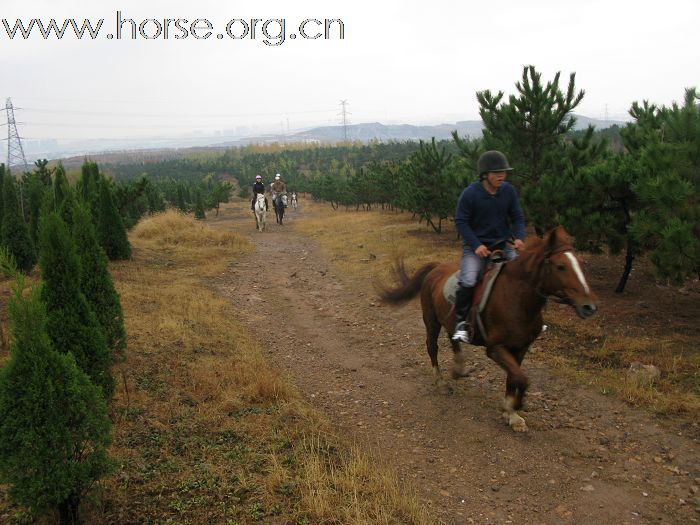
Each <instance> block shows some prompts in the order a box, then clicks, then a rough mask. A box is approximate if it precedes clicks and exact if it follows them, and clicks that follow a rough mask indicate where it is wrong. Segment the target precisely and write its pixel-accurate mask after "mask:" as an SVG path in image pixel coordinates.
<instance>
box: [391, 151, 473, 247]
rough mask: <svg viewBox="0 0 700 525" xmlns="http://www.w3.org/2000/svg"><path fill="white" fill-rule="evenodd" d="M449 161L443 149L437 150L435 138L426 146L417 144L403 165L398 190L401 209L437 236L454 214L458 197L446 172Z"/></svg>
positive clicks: (453, 183) (448, 172)
mask: <svg viewBox="0 0 700 525" xmlns="http://www.w3.org/2000/svg"><path fill="white" fill-rule="evenodd" d="M451 159H452V155H451V154H449V153H446V152H445V146H443V147H442V148H438V146H437V144H436V143H435V138H433V139H432V141H431V142H430V143H429V144H426V143H424V142H423V141H420V146H419V150H418V151H416V152H415V153H414V154H413V155H411V157H410V159H409V161H408V162H407V163H406V165H405V171H404V173H403V175H404V176H403V178H402V180H401V186H400V188H399V192H400V201H401V204H402V207H405V208H406V209H407V210H408V211H410V212H412V213H414V214H416V215H418V217H419V219H420V220H425V221H426V223H427V224H429V225H430V226H431V227H432V228H433V229H434V230H435V231H436V232H438V233H439V232H441V231H442V221H443V220H444V219H446V218H447V217H449V215H450V214H453V213H454V211H455V202H457V198H458V197H459V190H460V188H459V186H458V185H457V184H456V181H455V180H454V177H452V176H451V175H450V173H451V172H450V170H448V169H447V168H448V166H449V164H450V161H451ZM436 222H437V224H436Z"/></svg>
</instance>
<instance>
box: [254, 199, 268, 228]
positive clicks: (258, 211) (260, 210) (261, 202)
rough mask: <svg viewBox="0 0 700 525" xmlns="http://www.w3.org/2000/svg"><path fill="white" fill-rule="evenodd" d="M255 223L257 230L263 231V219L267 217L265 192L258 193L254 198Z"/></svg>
mask: <svg viewBox="0 0 700 525" xmlns="http://www.w3.org/2000/svg"><path fill="white" fill-rule="evenodd" d="M253 211H255V224H256V225H257V228H258V231H261V232H263V231H265V219H266V218H267V208H266V207H265V194H264V193H258V196H257V197H256V199H255V208H254V209H253Z"/></svg>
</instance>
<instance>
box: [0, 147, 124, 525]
mask: <svg viewBox="0 0 700 525" xmlns="http://www.w3.org/2000/svg"><path fill="white" fill-rule="evenodd" d="M0 178H2V183H3V184H2V186H3V192H2V206H3V208H2V209H3V213H2V227H1V228H0V229H1V230H2V231H3V232H4V231H7V232H8V235H7V236H3V237H2V244H3V246H2V247H0V266H1V267H2V270H3V271H4V273H5V274H6V275H7V276H9V277H11V278H12V279H13V280H14V284H13V286H12V288H13V293H12V297H11V299H10V301H9V304H8V312H9V318H10V334H11V347H10V358H9V360H8V361H7V362H6V363H5V365H4V366H3V368H2V370H0V483H3V484H6V485H7V487H8V495H9V496H10V497H11V498H12V499H13V500H14V501H16V502H17V503H19V504H21V505H23V506H25V507H26V509H27V512H28V513H29V514H30V515H31V516H37V515H40V514H41V513H43V512H45V511H47V510H50V509H53V508H55V509H57V510H58V515H59V521H60V523H62V524H74V523H78V522H79V521H80V520H79V516H78V507H79V505H80V502H81V500H82V499H83V497H84V495H85V494H86V493H87V491H88V490H89V489H90V488H91V487H92V485H93V484H94V483H95V481H96V480H98V479H99V478H100V477H102V476H104V475H105V474H107V473H108V472H109V471H110V470H111V469H112V466H113V465H112V462H111V460H110V459H109V457H108V454H107V448H108V446H109V444H110V442H111V422H110V419H109V417H108V412H107V404H108V400H109V398H110V396H111V394H112V391H113V388H114V380H113V378H112V374H111V371H110V365H111V362H112V357H113V356H114V355H115V353H120V352H122V351H123V349H124V348H125V346H126V334H125V330H124V319H123V314H122V309H121V303H120V300H119V295H118V294H117V292H116V290H115V288H114V284H113V282H112V278H111V275H110V273H109V270H108V257H110V258H112V259H120V258H128V257H129V256H130V246H129V243H128V239H127V237H126V230H125V228H124V226H123V224H122V222H121V218H120V216H119V214H118V212H117V209H116V206H115V205H114V202H113V200H112V190H111V189H110V183H109V181H108V180H107V179H106V178H104V177H103V176H101V175H100V173H99V169H98V168H97V165H96V164H94V163H90V162H86V163H85V164H84V165H83V168H82V173H81V176H80V178H79V180H78V181H77V183H76V185H75V186H71V185H70V184H68V181H67V179H66V177H65V172H64V170H63V168H62V166H60V165H59V166H58V167H57V168H56V169H54V170H49V169H48V168H47V163H45V162H43V161H39V162H37V164H36V169H35V170H34V171H33V172H32V173H26V174H24V176H23V180H22V183H21V184H20V185H19V187H20V188H22V191H21V192H17V191H16V187H17V186H18V184H17V182H16V181H15V178H14V177H13V176H12V174H10V173H9V172H6V171H5V169H4V166H0ZM10 232H14V233H13V235H9V233H10ZM37 260H38V263H39V269H40V274H41V280H40V282H39V284H30V281H29V280H28V279H27V278H26V277H25V275H24V274H25V273H28V272H29V271H30V270H31V269H32V267H33V265H34V262H36V261H37ZM18 263H19V264H18Z"/></svg>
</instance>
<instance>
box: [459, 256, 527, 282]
mask: <svg viewBox="0 0 700 525" xmlns="http://www.w3.org/2000/svg"><path fill="white" fill-rule="evenodd" d="M503 253H504V254H505V257H506V260H508V261H512V260H513V259H515V258H516V257H517V256H518V252H517V251H515V249H514V248H511V247H510V246H506V247H505V248H504V249H503ZM485 266H486V259H484V258H483V257H479V256H478V255H477V254H475V253H474V250H472V249H471V247H470V246H466V245H465V246H464V250H463V251H462V262H461V264H460V265H459V279H458V282H459V285H460V286H464V287H465V288H471V287H472V286H474V285H475V284H476V283H477V282H478V280H479V277H480V276H481V273H482V272H483V271H484V268H485Z"/></svg>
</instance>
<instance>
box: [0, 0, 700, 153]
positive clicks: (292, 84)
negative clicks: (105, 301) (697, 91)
mask: <svg viewBox="0 0 700 525" xmlns="http://www.w3.org/2000/svg"><path fill="white" fill-rule="evenodd" d="M698 15H700V4H699V3H698V2H696V1H694V0H693V1H691V0H669V1H668V2H664V3H663V4H658V3H655V4H651V2H638V1H637V2H632V1H629V0H623V1H618V2H603V1H601V0H594V1H592V2H587V3H585V5H583V3H581V4H576V5H574V4H571V3H561V2H554V1H553V0H535V1H532V2H527V3H522V2H515V1H514V0H506V1H504V2H500V3H499V4H498V5H497V6H496V7H494V6H493V5H491V6H486V5H483V4H472V3H469V2H466V3H464V4H456V3H454V2H448V1H445V0H437V1H435V2H428V3H426V2H415V1H413V2H398V1H388V2H381V3H380V2H373V3H371V4H370V3H368V2H355V3H353V4H331V3H329V2H321V1H318V0H314V1H304V0H302V1H300V2H295V3H294V4H293V5H291V4H289V3H288V2H282V1H281V0H278V1H267V2H257V3H255V4H253V3H252V2H245V3H241V4H239V5H222V4H221V3H220V2H213V1H206V0H205V1H202V2H199V3H198V4H197V5H196V6H195V5H192V4H191V3H185V2H182V1H179V0H178V1H174V2H166V1H163V0H155V1H151V2H148V4H147V5H145V4H144V3H143V2H136V1H135V0H123V1H121V2H119V3H118V4H117V3H114V4H112V3H109V2H104V3H103V2H100V3H99V4H97V3H95V2H86V1H77V0H68V1H65V2H61V3H60V4H59V3H56V2H50V1H47V0H23V1H21V2H20V1H18V0H9V1H6V2H5V5H4V6H3V14H2V19H1V20H0V46H2V59H0V60H1V63H2V65H3V72H4V78H3V83H2V86H3V89H2V92H0V96H1V97H3V100H4V99H5V98H7V97H11V99H12V102H13V104H14V106H15V107H16V108H18V109H17V110H16V113H15V116H16V119H17V123H18V127H19V131H20V135H21V136H22V137H23V138H24V139H25V140H46V139H55V140H75V139H95V138H101V139H136V138H139V137H142V138H154V137H161V138H169V137H175V136H182V135H185V134H192V135H196V134H211V135H214V136H215V135H217V134H222V133H225V134H227V135H230V134H239V135H241V136H242V135H251V134H267V133H286V132H292V131H294V130H299V129H303V128H309V127H316V126H329V125H339V124H341V121H342V115H341V113H342V110H341V101H342V100H345V101H347V105H346V110H347V113H346V119H347V121H348V122H349V123H350V124H359V123H364V122H380V123H383V124H394V123H408V124H415V125H436V124H440V123H453V122H457V121H465V120H478V119H479V115H478V104H477V101H476V97H475V94H476V92H477V91H481V90H485V89H489V90H491V91H492V92H497V91H499V90H501V91H504V92H505V94H506V96H508V95H510V94H514V93H515V92H516V90H515V83H516V82H517V81H519V80H520V76H521V74H522V68H523V66H526V65H530V64H531V65H534V66H535V67H536V68H537V70H538V72H540V73H541V74H542V78H543V80H545V81H549V80H552V79H553V77H554V74H555V73H556V72H557V71H559V72H561V80H560V86H561V87H562V88H563V89H565V88H566V85H567V82H568V77H569V74H570V73H574V72H575V73H576V87H577V89H583V90H585V92H586V95H585V97H584V99H583V101H582V103H581V104H580V105H579V106H578V107H577V108H576V110H575V113H577V114H580V115H585V116H587V117H590V118H594V119H600V120H604V119H606V118H607V119H609V120H626V119H627V118H628V115H627V111H628V109H629V107H630V105H631V104H632V103H633V102H634V101H641V100H644V99H646V100H649V101H650V102H652V103H656V104H665V105H669V104H671V103H672V102H673V101H680V100H682V97H683V90H684V89H685V88H687V87H692V86H697V85H698V75H697V63H698V59H699V58H700V51H698V49H700V46H697V45H696V42H694V40H695V37H694V35H695V23H696V21H697V19H698ZM51 18H53V19H54V20H55V21H56V23H57V27H59V26H61V24H64V23H66V22H67V21H70V20H74V21H75V22H76V24H77V25H78V26H80V25H81V24H83V22H84V20H90V21H91V23H96V21H98V20H99V19H103V24H102V26H101V32H100V34H99V35H98V36H97V37H96V38H95V39H91V38H88V37H87V36H85V34H84V35H83V38H82V39H78V38H77V37H76V36H75V35H74V30H73V28H72V27H71V26H69V25H68V26H66V33H65V34H64V36H63V38H62V39H60V40H59V39H57V38H56V37H55V35H51V36H49V37H48V38H46V39H44V38H43V37H42V36H41V34H40V32H38V29H37V23H38V22H36V21H35V24H34V27H33V29H32V30H33V32H32V33H30V34H28V35H27V36H26V37H25V38H22V37H21V36H19V35H20V32H21V31H20V29H18V25H17V24H18V21H19V22H21V23H22V24H23V26H22V27H23V28H24V29H26V28H27V27H28V26H29V24H30V23H31V20H32V19H38V20H40V21H42V23H43V24H45V25H48V23H49V21H50V19H51ZM254 19H259V20H258V21H257V22H253V20H254ZM119 20H120V21H121V30H119V28H118V27H117V26H118V24H117V21H119ZM185 20H186V21H187V22H184V21H185ZM194 20H199V21H198V22H197V23H196V24H194V23H193V21H194ZM178 21H179V22H178ZM326 21H330V22H329V23H328V28H325V27H324V24H325V23H326ZM227 22H228V24H229V25H228V26H227V25H226V24H227ZM188 24H191V25H192V27H191V26H190V25H188ZM303 24H305V25H303ZM64 25H65V24H64ZM194 26H196V27H194ZM247 26H249V27H248V33H246V32H245V31H246V27H247ZM59 28H60V27H59ZM178 28H180V29H178ZM183 28H184V29H183ZM282 29H284V31H282ZM324 29H327V31H328V39H325V35H324V34H323V32H324ZM13 30H14V32H15V38H14V39H11V38H10V37H9V32H11V31H13ZM301 30H303V31H305V33H304V34H310V35H312V36H315V35H321V36H319V38H316V39H304V38H301V36H300V35H301V33H300V31H301ZM119 31H121V34H120V33H119ZM131 31H133V33H130V32H131ZM139 31H140V32H141V33H140V34H139ZM185 33H187V37H186V38H185V37H184V36H183V35H185ZM253 33H255V38H253ZM207 34H209V37H207V38H203V35H205V36H206V35H207ZM130 35H131V36H130ZM134 35H135V36H136V39H135V40H132V39H131V37H133V36H134ZM194 35H196V36H197V38H195V36H194ZM292 35H294V37H296V38H294V37H293V36H292ZM110 36H111V38H110ZM178 37H180V38H178ZM234 37H235V38H234ZM341 37H342V38H341ZM266 42H267V43H266ZM2 120H4V119H2Z"/></svg>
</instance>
